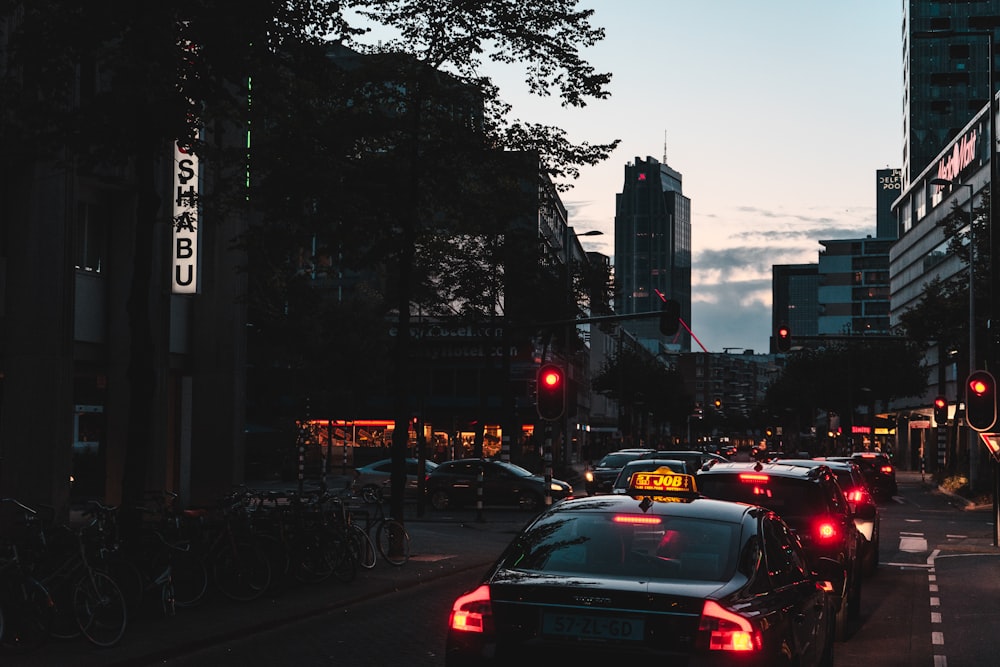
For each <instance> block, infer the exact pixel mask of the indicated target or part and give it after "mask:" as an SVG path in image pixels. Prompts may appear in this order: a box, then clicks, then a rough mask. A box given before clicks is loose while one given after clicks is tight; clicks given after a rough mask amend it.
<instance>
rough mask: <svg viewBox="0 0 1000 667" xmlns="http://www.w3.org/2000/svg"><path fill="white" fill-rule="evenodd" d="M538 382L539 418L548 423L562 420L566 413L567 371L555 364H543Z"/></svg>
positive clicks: (539, 371)
mask: <svg viewBox="0 0 1000 667" xmlns="http://www.w3.org/2000/svg"><path fill="white" fill-rule="evenodd" d="M536 380H537V391H536V394H537V396H536V402H535V406H536V408H537V409H538V416H539V417H541V418H542V419H545V420H548V421H557V420H559V419H561V418H562V416H563V415H564V414H565V413H566V371H565V370H563V368H562V367H560V366H557V365H555V364H542V366H541V367H540V368H539V369H538V376H537V378H536Z"/></svg>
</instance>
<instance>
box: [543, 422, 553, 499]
mask: <svg viewBox="0 0 1000 667" xmlns="http://www.w3.org/2000/svg"><path fill="white" fill-rule="evenodd" d="M544 458H545V506H546V507H549V506H550V505H551V504H552V422H546V424H545V457H544Z"/></svg>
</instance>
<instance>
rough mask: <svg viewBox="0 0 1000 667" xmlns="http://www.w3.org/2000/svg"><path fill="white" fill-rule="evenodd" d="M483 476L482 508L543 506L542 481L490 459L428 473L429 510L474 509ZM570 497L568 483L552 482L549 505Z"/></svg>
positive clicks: (444, 466)
mask: <svg viewBox="0 0 1000 667" xmlns="http://www.w3.org/2000/svg"><path fill="white" fill-rule="evenodd" d="M480 474H482V503H483V505H484V506H485V505H517V506H519V507H522V508H524V509H528V510H537V509H540V508H541V507H543V506H544V504H545V496H546V489H545V477H543V476H542V475H536V474H535V473H533V472H531V471H529V470H526V469H525V468H522V467H521V466H519V465H515V464H513V463H507V462H504V461H494V460H491V459H456V460H454V461H445V462H444V463H442V464H440V465H439V466H438V467H437V468H435V469H434V470H432V471H431V472H430V473H428V475H427V477H426V479H425V480H424V489H425V491H426V493H427V497H428V498H429V499H430V503H431V506H432V507H433V508H434V509H437V510H444V509H450V508H456V507H462V506H467V505H474V504H475V503H476V502H477V501H478V500H479V498H480V496H479V495H478V491H479V477H480ZM572 495H573V486H572V485H571V484H570V483H569V482H564V481H562V480H558V479H553V480H552V481H551V483H550V484H549V489H548V496H549V499H550V500H552V501H556V500H562V499H563V498H566V497H569V496H572Z"/></svg>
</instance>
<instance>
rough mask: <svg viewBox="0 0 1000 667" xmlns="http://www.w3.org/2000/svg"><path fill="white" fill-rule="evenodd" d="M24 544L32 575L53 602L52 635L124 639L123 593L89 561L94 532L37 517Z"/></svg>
mask: <svg viewBox="0 0 1000 667" xmlns="http://www.w3.org/2000/svg"><path fill="white" fill-rule="evenodd" d="M28 527H29V535H28V541H27V542H26V546H25V548H28V549H32V550H33V553H32V554H31V555H30V558H31V560H32V567H33V572H34V574H35V575H36V576H37V577H38V579H39V581H41V583H42V585H44V586H45V587H46V588H47V589H48V590H49V592H50V594H51V596H52V599H53V600H54V601H55V618H54V622H53V626H52V630H51V634H52V636H54V637H57V638H59V639H72V638H75V637H79V636H80V635H81V634H82V635H83V636H84V637H86V638H87V640H88V641H90V642H91V643H92V644H94V645H96V646H103V647H108V646H114V645H115V644H117V643H118V642H119V641H121V638H122V636H124V634H125V627H126V625H127V623H128V611H127V605H126V602H125V596H124V595H123V594H122V592H121V589H119V588H118V585H117V584H116V583H115V581H114V579H112V578H111V577H110V576H109V575H108V574H106V573H104V572H101V571H100V570H99V569H97V568H96V567H94V566H93V564H92V563H91V558H90V556H91V554H92V553H93V551H92V545H90V544H89V543H88V540H90V539H92V538H93V536H94V533H93V531H91V530H88V527H87V526H83V527H79V528H77V527H70V526H66V525H46V524H45V523H44V522H42V521H40V520H38V519H37V518H35V519H33V520H32V521H31V522H30V524H29V526H28Z"/></svg>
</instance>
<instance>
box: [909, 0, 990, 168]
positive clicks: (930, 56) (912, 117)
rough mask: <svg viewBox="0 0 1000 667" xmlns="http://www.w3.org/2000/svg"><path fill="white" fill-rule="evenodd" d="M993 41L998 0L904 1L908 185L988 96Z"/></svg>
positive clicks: (959, 130)
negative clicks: (963, 0) (954, 0)
mask: <svg viewBox="0 0 1000 667" xmlns="http://www.w3.org/2000/svg"><path fill="white" fill-rule="evenodd" d="M963 33H964V34H963ZM970 33H971V34H970ZM990 34H992V36H993V37H992V39H990V38H989V35H990ZM993 43H996V44H1000V0H966V1H965V2H941V1H940V0H905V1H904V2H903V180H904V186H908V185H909V184H910V183H911V182H913V180H914V179H915V178H916V177H917V175H919V174H920V172H921V171H923V169H924V168H925V167H926V166H927V165H928V164H930V162H931V161H932V160H934V159H936V158H937V156H938V153H939V152H940V151H941V147H942V146H946V145H947V144H948V143H949V142H951V140H952V139H954V138H955V137H956V136H957V135H958V133H959V132H961V131H962V129H963V128H964V127H965V126H966V125H967V124H968V122H969V121H970V120H971V119H972V117H973V116H975V115H976V114H977V113H978V112H979V110H980V109H982V108H983V107H984V106H986V104H987V103H988V102H989V99H990V90H989V88H990V58H991V57H992V58H993V61H994V66H995V65H996V58H997V56H996V49H994V53H993V54H992V55H991V54H990V53H989V51H990V47H991V46H992V45H993ZM994 78H995V79H997V78H1000V77H996V76H994ZM998 87H1000V81H996V80H994V81H993V89H994V91H996V90H997V89H998Z"/></svg>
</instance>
